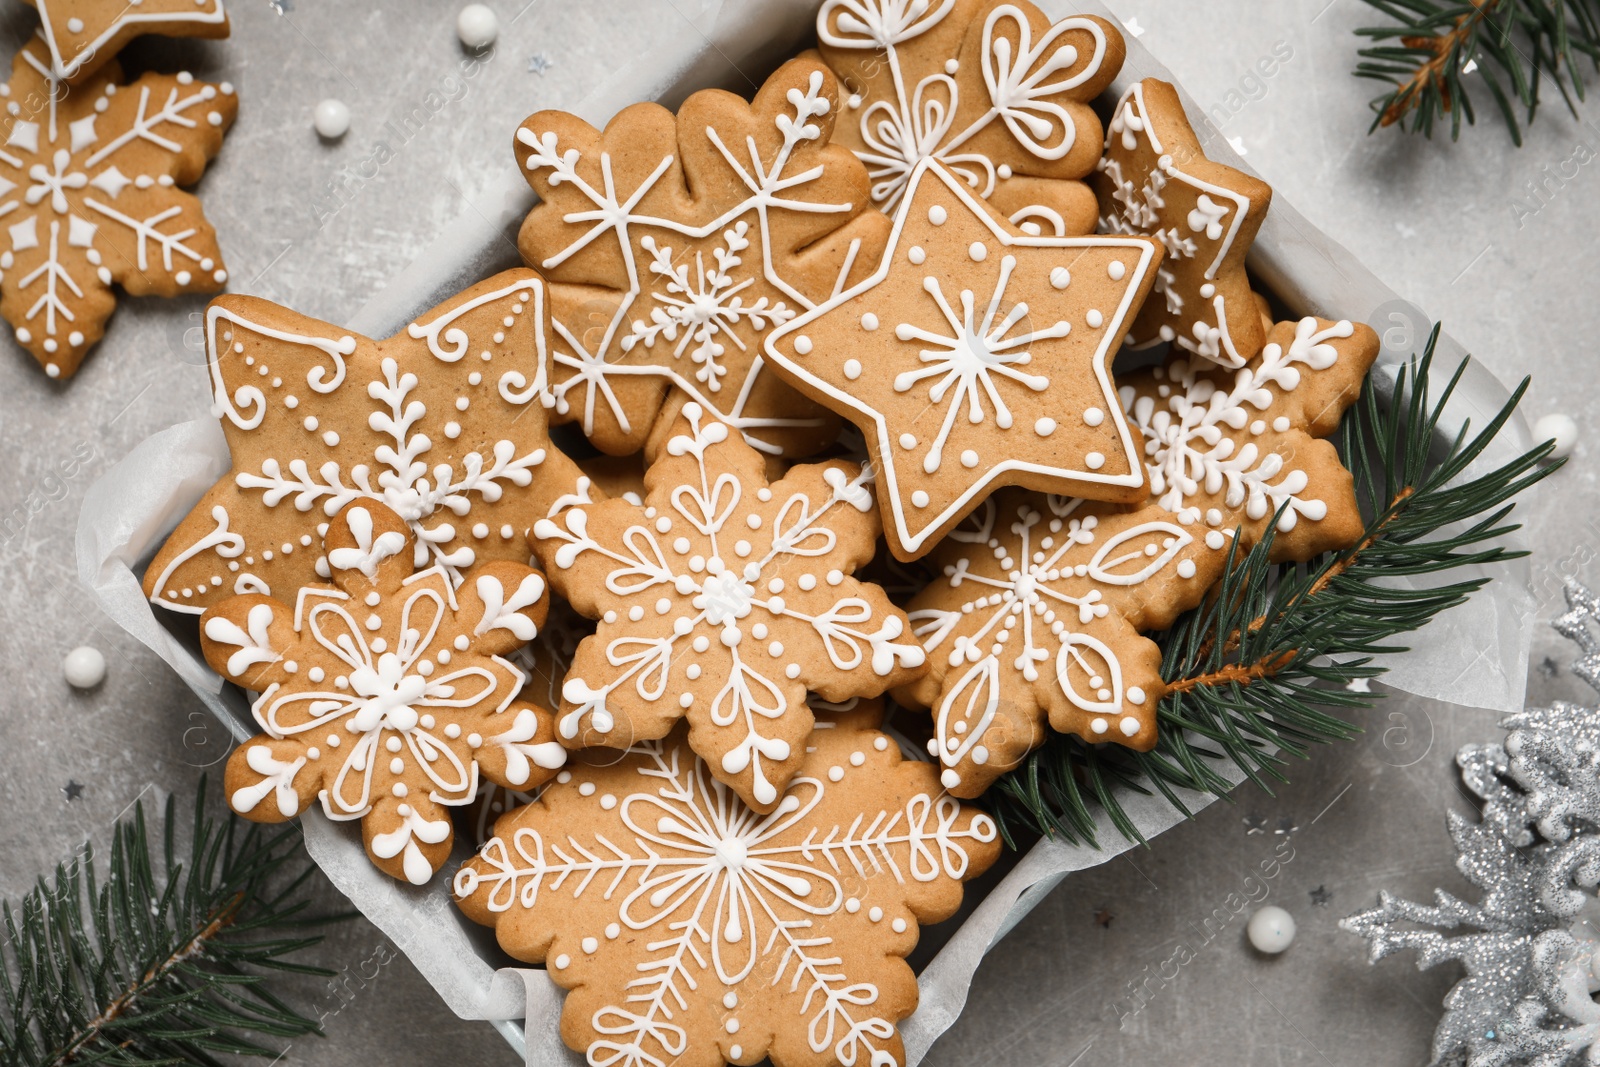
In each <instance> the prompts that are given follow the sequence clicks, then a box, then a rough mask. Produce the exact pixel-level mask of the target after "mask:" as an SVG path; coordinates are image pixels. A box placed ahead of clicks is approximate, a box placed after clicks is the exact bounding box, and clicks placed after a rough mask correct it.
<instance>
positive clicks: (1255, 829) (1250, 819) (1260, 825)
mask: <svg viewBox="0 0 1600 1067" xmlns="http://www.w3.org/2000/svg"><path fill="white" fill-rule="evenodd" d="M1241 821H1242V822H1243V823H1244V832H1245V835H1246V836H1249V835H1250V834H1264V833H1266V832H1267V817H1266V816H1265V815H1246V816H1245V817H1244V818H1243V819H1242V820H1241Z"/></svg>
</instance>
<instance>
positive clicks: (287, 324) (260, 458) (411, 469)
mask: <svg viewBox="0 0 1600 1067" xmlns="http://www.w3.org/2000/svg"><path fill="white" fill-rule="evenodd" d="M544 296H545V293H544V285H543V282H542V281H541V280H540V279H539V278H538V277H537V276H536V275H535V274H534V273H533V272H532V271H527V270H518V271H509V272H506V273H505V274H502V275H499V276H497V277H495V278H491V279H489V280H488V281H486V282H483V283H480V284H479V285H478V286H476V287H474V288H473V289H471V290H469V291H468V292H467V293H465V294H462V295H461V296H459V297H457V298H455V300H453V301H451V302H449V303H447V304H446V305H445V306H443V307H441V308H437V309H435V310H434V311H433V312H431V313H430V314H429V315H425V316H423V318H422V319H419V320H418V321H417V322H414V323H412V324H411V325H410V326H408V327H407V328H406V329H405V330H404V331H403V332H402V333H401V334H400V335H398V336H397V337H394V338H390V339H389V340H387V341H382V342H374V341H368V340H366V339H364V338H363V339H360V340H358V339H357V338H356V337H354V336H352V335H350V334H344V333H341V332H340V331H338V330H337V329H335V328H332V327H329V326H328V325H327V324H326V323H319V322H316V321H315V320H312V319H308V318H305V317H303V316H299V315H296V314H294V313H293V312H290V311H288V310H286V309H284V308H279V307H276V306H274V305H269V304H266V303H265V302H264V301H259V300H255V299H253V298H235V297H223V298H221V299H219V300H217V301H215V302H214V303H213V304H212V305H211V307H210V308H209V309H208V310H207V312H206V337H207V347H208V350H209V351H210V353H211V374H212V391H213V398H214V402H215V406H216V410H217V413H218V414H219V415H220V416H221V417H222V419H223V420H224V422H223V428H224V430H225V431H227V432H228V436H229V445H230V447H231V450H232V453H233V462H234V473H233V474H232V475H231V476H230V477H228V478H225V479H224V480H223V482H221V483H219V484H218V486H217V487H215V488H214V489H213V490H212V491H211V493H209V494H208V495H207V496H206V498H205V499H204V500H202V501H201V503H200V504H199V505H198V506H197V507H196V509H195V511H194V512H192V513H191V515H190V518H189V519H188V520H186V521H185V524H184V525H183V526H180V527H179V528H178V530H177V532H175V533H174V534H173V536H172V538H171V539H170V540H169V541H168V544H167V546H166V547H165V548H163V549H162V552H161V553H160V554H159V555H158V556H157V557H156V559H155V561H154V562H153V563H152V564H151V566H150V568H149V570H148V571H147V572H146V592H147V594H148V595H149V596H150V597H151V598H152V599H153V600H155V601H157V602H158V603H160V604H163V605H165V606H167V607H171V608H175V609H177V610H180V611H193V612H198V611H202V610H204V608H205V607H206V606H207V605H208V604H210V603H214V602H215V601H216V600H218V599H220V598H221V597H223V596H226V595H228V594H229V593H243V592H260V593H266V592H271V591H273V590H274V589H282V590H284V591H285V592H288V591H292V590H293V589H294V588H297V587H299V586H301V585H305V584H308V583H309V582H313V581H316V580H318V579H319V578H321V579H326V578H327V577H328V576H329V570H328V565H327V561H326V560H323V559H321V558H319V557H318V554H317V552H316V551H315V550H314V549H313V548H312V545H313V534H314V533H318V532H320V530H319V529H318V526H319V524H321V523H322V522H324V521H325V520H326V519H327V518H328V517H329V516H332V515H334V514H335V513H337V512H338V511H339V510H341V509H342V508H344V507H346V506H347V505H349V504H351V503H353V502H356V501H368V502H371V503H374V504H381V505H383V506H384V507H387V508H389V509H390V510H392V511H394V512H395V513H396V514H397V515H399V516H400V517H401V518H402V519H404V520H405V521H406V523H407V524H408V525H409V527H410V529H411V532H412V535H413V536H414V538H415V550H414V551H415V555H416V559H415V563H416V565H417V567H419V568H422V567H426V566H430V565H434V564H437V565H439V566H441V567H443V568H444V569H445V571H446V573H448V574H449V575H450V576H451V578H452V579H453V580H459V578H460V575H461V572H462V570H463V569H464V568H467V567H470V566H472V565H473V564H475V563H479V562H483V561H484V560H490V559H511V560H518V561H524V560H526V559H527V551H526V545H525V541H524V538H525V536H526V532H527V530H528V529H529V527H531V526H532V525H533V522H534V520H535V519H536V518H537V517H539V516H540V515H543V514H545V513H546V510H547V509H548V502H547V501H546V500H545V498H544V496H543V495H541V494H542V493H543V490H544V488H545V485H546V483H552V482H553V481H554V480H555V479H556V477H557V475H556V473H555V472H553V471H552V470H551V466H550V463H549V460H550V456H551V454H552V452H551V448H550V445H549V442H548V438H547V437H546V436H545V422H544V411H543V409H542V408H541V407H540V405H539V404H538V402H537V398H538V396H539V393H540V390H541V388H542V379H541V377H540V376H539V374H538V372H537V370H536V368H537V367H538V366H539V363H538V359H539V355H540V353H541V351H542V348H543V331H542V330H541V329H540V320H541V318H542V315H543V301H544ZM497 360H498V362H497ZM352 394H354V395H352ZM285 437H288V438H289V440H291V441H295V442H298V447H294V448H291V449H290V450H289V451H287V452H283V451H277V450H274V451H273V452H268V451H267V448H268V444H267V443H268V442H269V441H271V442H281V441H282V440H283V439H284V438H285ZM561 462H562V463H564V459H563V460H561ZM558 491H559V489H558V488H552V489H551V491H550V494H549V495H550V497H551V498H553V497H554V496H555V494H556V493H557V492H558ZM241 520H242V521H241ZM308 549H310V550H309V551H308Z"/></svg>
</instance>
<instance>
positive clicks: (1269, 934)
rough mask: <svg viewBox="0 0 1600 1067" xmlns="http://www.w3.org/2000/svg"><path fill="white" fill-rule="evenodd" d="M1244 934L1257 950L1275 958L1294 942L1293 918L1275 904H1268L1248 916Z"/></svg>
mask: <svg viewBox="0 0 1600 1067" xmlns="http://www.w3.org/2000/svg"><path fill="white" fill-rule="evenodd" d="M1245 933H1246V935H1248V936H1249V938H1250V943H1251V944H1252V945H1254V946H1255V947H1256V948H1257V949H1258V950H1260V951H1262V952H1265V953H1268V954H1269V955H1274V956H1275V955H1277V954H1278V953H1280V952H1282V951H1283V950H1284V949H1286V948H1288V947H1289V945H1290V943H1291V942H1292V941H1294V916H1292V915H1290V914H1289V913H1288V912H1286V911H1284V910H1283V909H1282V908H1280V907H1278V906H1277V905H1276V904H1268V905H1267V906H1266V907H1264V908H1261V909H1260V910H1258V911H1257V912H1256V913H1255V914H1254V915H1252V916H1250V924H1249V925H1248V926H1246V927H1245Z"/></svg>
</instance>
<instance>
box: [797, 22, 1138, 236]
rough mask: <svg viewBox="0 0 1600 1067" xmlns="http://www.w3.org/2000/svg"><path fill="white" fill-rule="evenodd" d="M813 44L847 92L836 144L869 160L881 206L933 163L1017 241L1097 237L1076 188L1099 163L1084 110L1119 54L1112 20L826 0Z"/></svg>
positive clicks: (1095, 134)
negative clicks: (1003, 220)
mask: <svg viewBox="0 0 1600 1067" xmlns="http://www.w3.org/2000/svg"><path fill="white" fill-rule="evenodd" d="M817 40H818V42H819V48H820V50H821V55H822V59H823V61H824V62H826V63H827V64H828V66H829V67H831V68H832V69H833V72H834V73H835V74H836V75H838V77H839V80H840V82H841V83H843V85H844V87H845V92H846V94H847V95H846V98H845V113H844V115H843V116H842V117H841V119H840V121H839V126H838V129H837V130H836V131H835V133H834V140H835V142H836V143H838V144H842V145H846V146H847V147H849V148H850V149H851V150H852V151H853V152H855V154H856V156H857V158H859V159H860V160H861V162H863V163H864V164H866V167H867V173H868V175H869V176H870V177H871V178H872V201H873V203H874V204H875V205H877V206H878V207H879V208H880V209H881V210H883V211H885V212H887V213H888V214H890V215H893V214H894V212H895V210H896V208H897V207H898V205H899V203H900V200H901V198H902V197H903V196H904V195H905V192H906V190H907V189H908V188H909V186H910V183H911V174H912V172H913V171H914V170H915V169H916V166H917V164H918V163H919V162H920V161H921V160H923V159H926V158H930V157H931V158H934V159H937V160H939V161H940V162H942V163H944V164H945V165H946V166H947V167H949V168H950V169H951V170H952V171H954V172H955V173H956V174H957V175H959V176H960V178H961V180H962V181H963V182H964V183H965V184H966V185H967V187H968V188H969V189H971V190H972V191H973V192H974V193H975V194H977V195H978V196H981V197H984V198H985V199H987V200H988V201H989V202H990V203H991V204H993V205H994V207H995V209H996V210H997V211H999V212H1000V214H1002V215H1004V216H1006V217H1007V218H1009V219H1010V220H1011V221H1012V222H1013V223H1016V224H1018V225H1019V226H1021V227H1022V228H1023V229H1024V230H1025V231H1026V232H1029V233H1032V234H1035V235H1037V234H1041V233H1043V234H1050V235H1052V236H1056V237H1063V236H1067V235H1069V234H1089V233H1093V232H1094V228H1095V203H1094V194H1093V193H1092V192H1091V191H1090V190H1089V188H1088V187H1087V186H1086V185H1085V184H1084V183H1083V182H1082V181H1080V180H1079V179H1082V178H1084V177H1086V176H1087V175H1088V174H1089V173H1090V172H1091V171H1092V170H1093V169H1094V164H1095V161H1096V160H1097V159H1098V158H1099V156H1100V119H1099V118H1098V117H1097V116H1096V115H1095V113H1094V111H1093V110H1091V109H1090V107H1089V101H1091V100H1093V99H1094V98H1095V97H1097V96H1099V95H1100V93H1102V92H1103V91H1104V90H1105V89H1106V87H1107V86H1109V85H1110V84H1111V80H1112V79H1113V78H1115V77H1116V75H1117V71H1119V70H1120V69H1121V68H1122V60H1123V58H1124V56H1125V55H1126V47H1125V45H1124V43H1123V40H1122V35H1121V34H1120V33H1119V32H1117V30H1116V28H1115V27H1114V26H1112V25H1111V23H1109V22H1107V21H1105V20H1104V19H1101V18H1096V17H1095V16H1093V15H1073V16H1071V17H1069V18H1064V19H1062V20H1061V21H1059V22H1057V23H1055V24H1054V25H1052V24H1051V22H1050V19H1049V18H1047V17H1046V16H1045V15H1044V14H1043V13H1042V12H1041V11H1040V10H1039V9H1038V8H1036V7H1035V6H1034V5H1033V4H1031V3H1029V2H1028V0H827V2H826V3H824V4H823V5H822V10H821V11H820V12H818V14H817Z"/></svg>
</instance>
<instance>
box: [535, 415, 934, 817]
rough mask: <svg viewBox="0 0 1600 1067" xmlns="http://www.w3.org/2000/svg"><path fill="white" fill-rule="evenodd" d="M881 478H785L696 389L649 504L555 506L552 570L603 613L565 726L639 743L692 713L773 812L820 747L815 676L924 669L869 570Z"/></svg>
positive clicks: (748, 794) (827, 469)
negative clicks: (811, 704)
mask: <svg viewBox="0 0 1600 1067" xmlns="http://www.w3.org/2000/svg"><path fill="white" fill-rule="evenodd" d="M867 480H868V475H867V473H866V471H865V470H863V468H862V466H861V465H860V464H859V463H857V464H851V463H847V462H841V461H834V462H829V463H817V464H807V465H802V466H797V467H794V468H792V469H791V470H790V471H789V472H788V474H787V475H785V476H784V478H783V479H782V480H780V481H778V482H776V483H773V484H771V485H769V484H768V482H767V478H766V475H765V472H764V469H763V463H762V458H761V454H760V453H759V452H757V451H756V450H755V449H754V448H752V447H750V446H749V445H747V444H745V443H744V441H743V440H742V439H741V438H740V437H739V435H738V434H737V433H736V432H731V431H730V430H729V427H728V426H727V424H725V423H722V422H718V421H716V420H715V419H713V418H711V417H710V416H709V414H707V413H706V412H704V411H702V410H701V409H700V407H699V405H698V404H696V403H693V402H690V403H688V404H685V405H684V406H683V410H682V412H681V413H680V414H679V416H678V418H677V421H676V422H675V423H674V424H673V427H672V434H671V436H669V437H668V438H667V440H666V443H665V445H664V447H663V449H662V455H661V458H659V459H657V460H656V462H654V463H653V464H651V466H650V469H649V470H648V471H647V472H646V473H645V486H646V489H647V491H646V494H645V498H644V503H643V506H641V505H639V504H634V503H631V502H630V501H628V500H625V499H612V500H608V501H605V502H602V503H600V504H583V505H575V506H572V507H569V508H566V509H565V510H563V511H561V512H560V513H559V514H557V515H556V516H554V517H553V518H549V519H543V520H541V521H540V522H539V523H538V525H536V526H535V527H534V536H533V541H532V544H533V548H534V551H536V552H537V553H538V555H539V559H540V561H541V562H542V563H543V564H544V566H545V570H546V571H547V572H548V574H549V575H550V581H551V584H552V585H554V586H555V588H556V591H557V592H559V593H561V594H562V595H563V596H564V597H566V598H567V600H568V601H570V602H571V604H572V606H573V607H574V608H576V609H577V610H578V611H579V612H580V613H582V614H584V615H587V616H588V617H589V618H592V619H599V620H600V626H599V629H598V631H597V632H596V633H595V635H594V636H593V637H590V638H587V639H585V640H584V641H583V643H582V644H580V645H579V646H578V651H577V654H576V655H575V656H574V658H573V661H572V666H571V668H570V669H569V670H568V671H567V676H566V681H565V683H564V684H563V686H562V693H561V717H560V719H559V720H558V722H557V735H558V736H559V738H560V740H561V742H562V743H563V744H566V745H568V746H570V747H572V748H580V747H585V746H589V745H605V746H607V747H611V748H627V747H628V746H629V745H630V744H633V743H634V742H635V741H640V740H644V739H648V738H659V737H663V736H665V735H666V734H667V732H668V731H669V730H671V729H672V727H673V726H674V724H676V723H677V721H678V720H679V719H683V718H687V719H688V720H689V724H690V726H691V727H692V729H691V731H690V734H689V741H690V743H691V744H692V745H693V746H694V749H695V751H696V752H698V753H700V754H701V755H702V756H703V757H704V758H705V759H706V761H707V763H708V764H709V765H710V767H711V772H712V773H713V774H714V775H716V777H717V778H718V779H719V780H720V781H722V782H725V783H727V784H728V785H729V786H730V787H731V788H732V789H733V790H734V791H735V792H737V793H738V794H739V796H740V797H741V798H743V800H744V802H745V803H747V804H749V805H750V806H751V807H753V808H755V809H756V810H758V811H771V810H772V808H773V805H774V804H776V803H777V802H778V798H779V797H780V796H781V795H782V793H783V790H784V787H785V785H786V784H787V783H788V781H789V779H790V777H791V776H792V775H793V774H794V773H795V770H796V768H798V767H799V766H800V763H801V761H802V759H803V757H804V755H805V745H806V738H807V737H808V736H809V735H810V733H811V724H812V716H811V709H810V708H808V707H807V706H806V692H807V691H808V690H810V691H812V692H816V693H818V694H820V695H821V696H822V697H823V698H824V699H826V700H844V699H846V698H849V697H853V696H876V695H877V694H879V693H882V692H884V691H885V690H887V689H889V688H891V687H893V686H897V685H904V684H906V683H907V682H909V681H911V680H912V679H913V678H915V677H916V674H917V672H918V671H919V670H920V668H921V667H922V663H923V658H924V657H923V652H922V648H921V646H920V645H918V644H916V643H915V642H914V641H912V640H910V626H909V624H908V623H907V622H906V617H905V614H904V613H903V612H901V611H900V609H898V608H896V607H895V606H894V605H893V604H891V603H890V602H889V598H888V596H887V595H886V594H885V593H884V592H883V590H881V589H879V588H877V587H876V586H873V585H869V584H867V583H866V582H862V581H860V580H858V579H856V578H854V577H852V576H851V575H852V574H853V573H854V572H855V570H856V569H857V568H858V567H860V566H862V565H863V564H864V563H866V562H867V560H869V559H871V558H872V553H873V548H874V546H875V544H876V541H877V536H878V516H877V509H876V508H875V507H874V505H873V500H872V492H871V490H869V489H868V488H867V486H866V484H865V483H866V482H867Z"/></svg>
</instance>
